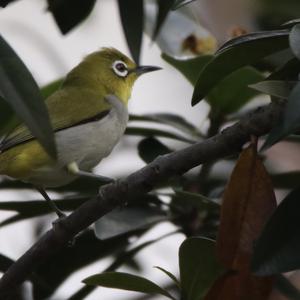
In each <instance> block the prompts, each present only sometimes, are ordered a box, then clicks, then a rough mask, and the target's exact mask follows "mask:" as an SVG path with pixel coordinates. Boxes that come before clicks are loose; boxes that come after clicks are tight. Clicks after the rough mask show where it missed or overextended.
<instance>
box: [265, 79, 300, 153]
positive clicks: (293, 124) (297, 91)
mask: <svg viewBox="0 0 300 300" xmlns="http://www.w3.org/2000/svg"><path fill="white" fill-rule="evenodd" d="M299 99H300V83H297V84H296V86H295V87H294V88H293V90H292V92H291V93H290V95H289V98H288V103H287V105H286V108H285V111H284V113H283V118H282V120H280V122H278V124H277V126H275V127H274V128H273V129H272V130H271V132H270V134H269V135H268V137H267V139H266V141H265V143H264V145H263V146H262V148H261V150H266V149H268V148H269V147H271V146H273V145H274V144H275V143H277V142H278V141H280V140H281V139H283V138H285V137H286V136H288V135H289V134H290V133H292V132H294V131H295V130H297V129H299V127H300V114H299V112H300V101H299Z"/></svg>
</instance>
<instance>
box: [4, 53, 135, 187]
mask: <svg viewBox="0 0 300 300" xmlns="http://www.w3.org/2000/svg"><path fill="white" fill-rule="evenodd" d="M114 61H122V62H124V63H125V64H126V65H127V66H128V70H135V68H136V67H137V66H136V65H135V63H134V62H133V61H131V60H130V59H129V58H128V57H126V56H125V55H123V54H122V53H121V52H119V51H117V50H115V49H110V48H109V49H108V48H104V49H103V50H101V51H98V52H95V53H92V54H90V55H89V56H87V57H86V58H85V59H84V60H83V62H82V63H80V64H79V65H78V66H77V67H75V68H74V69H73V70H71V71H70V73H69V74H68V75H67V76H66V79H65V80H64V83H63V84H62V87H61V88H60V89H59V90H58V91H56V92H55V93H54V94H53V95H51V96H50V97H49V98H47V99H46V105H47V107H48V111H49V115H50V119H51V123H52V126H53V129H54V131H55V132H56V134H55V135H56V140H57V143H59V144H58V149H59V150H60V151H61V152H63V151H64V149H65V148H66V149H68V151H69V152H70V153H69V154H70V157H72V151H73V150H74V151H75V152H76V151H77V152H78V151H79V150H78V148H80V147H82V148H83V149H82V150H81V149H80V151H81V152H80V153H82V156H83V158H82V159H81V158H79V163H80V161H81V160H82V162H84V163H83V166H86V168H87V169H88V168H91V167H90V165H91V164H92V161H93V159H94V161H95V162H96V161H97V159H95V158H94V156H95V155H96V154H95V153H92V154H93V155H94V156H91V155H90V156H89V153H87V154H86V155H85V153H84V151H85V149H84V147H85V144H84V143H87V141H86V139H85V140H83V144H82V145H81V144H80V140H79V139H78V140H77V139H76V138H77V137H76V136H75V138H74V131H72V130H71V129H69V128H71V127H72V126H74V125H76V124H78V123H80V122H82V121H84V120H88V119H90V118H92V117H94V116H95V115H98V114H99V113H101V112H104V111H107V110H110V114H109V115H108V117H106V119H107V120H108V121H109V122H111V123H109V126H108V125H107V124H106V123H103V124H104V125H105V126H106V127H107V131H108V133H107V135H106V134H105V131H104V132H102V131H99V134H101V135H102V136H99V139H100V141H101V140H102V142H103V143H104V144H105V143H106V141H108V143H111V144H112V143H114V144H115V143H116V142H117V140H118V139H119V138H120V134H121V131H122V133H123V132H124V130H125V127H124V126H126V122H127V119H126V118H127V115H126V114H127V110H126V106H127V103H128V100H129V98H130V95H131V90H132V86H133V84H134V82H135V80H136V79H137V78H138V74H137V73H136V72H128V75H127V76H126V77H119V76H116V74H115V73H114V71H113V70H112V63H113V62H114ZM109 95H113V96H115V97H116V98H117V99H118V100H119V101H117V102H120V103H115V102H116V101H115V100H114V99H112V100H110V101H108V100H107V96H109ZM123 110H124V111H123ZM112 112H113V113H112ZM122 114H123V115H124V116H122ZM103 122H104V121H103ZM105 122H106V121H105ZM118 122H121V123H122V124H121V123H120V124H119V123H118ZM123 123H124V124H123ZM93 124H94V125H93V127H91V128H89V127H83V126H81V127H80V126H77V127H76V128H78V130H79V131H78V134H79V133H81V132H82V134H87V133H91V138H92V139H97V135H95V130H98V129H99V128H98V127H99V126H100V125H101V124H102V123H101V122H100V121H99V122H98V123H97V124H100V125H97V126H98V127H95V126H96V125H95V124H96V123H95V122H94V123H93ZM103 124H102V125H101V126H103ZM105 126H104V127H105ZM114 126H115V127H114ZM111 127H113V128H112V129H111V131H110V128H111ZM123 127H124V128H123ZM114 130H115V131H114ZM116 131H117V133H116V134H115V132H116ZM70 132H71V133H72V134H73V136H72V138H70ZM64 133H66V134H67V133H68V135H66V142H65V141H64ZM75 133H76V132H75ZM114 134H115V136H114ZM111 136H113V138H114V140H111V139H112V137H111ZM107 139H108V140H107ZM73 140H74V143H77V144H75V145H71V146H72V147H73V148H72V147H71V146H70V145H68V144H67V143H72V142H73ZM64 143H65V144H64ZM94 144H95V150H93V146H94ZM94 144H90V143H89V145H87V146H86V147H87V151H90V152H91V151H97V149H98V148H99V147H100V146H101V145H99V141H95V143H94ZM97 147H98V148H97ZM101 147H102V148H103V147H104V146H101ZM101 147H100V148H99V149H100V150H101V149H102V148H101ZM112 147H113V145H109V147H108V149H104V150H103V151H104V152H103V154H102V155H105V156H106V155H107V153H106V152H110V151H111V148H112ZM99 149H98V150H99ZM0 151H1V144H0ZM100 152H101V151H100ZM76 155H77V154H76ZM78 155H79V154H78ZM78 155H77V156H78ZM99 155H100V156H99V161H100V160H101V159H102V158H103V157H101V154H99ZM67 156H68V153H67V154H64V155H62V153H61V157H64V158H63V159H61V160H60V153H59V158H58V161H53V160H52V159H51V158H50V157H49V156H48V155H47V153H46V152H45V151H44V149H43V148H42V147H41V146H40V144H39V143H38V142H37V141H36V140H35V139H34V138H33V137H32V135H31V133H30V132H29V130H28V129H27V128H26V127H25V126H24V125H20V126H18V127H17V128H15V129H14V130H13V131H12V132H11V133H10V134H9V135H8V136H7V137H6V139H5V140H4V141H3V142H2V153H1V152H0V174H5V175H8V176H11V177H14V178H18V179H21V180H24V181H29V182H31V181H33V182H35V180H36V179H35V178H39V176H40V177H41V179H38V184H43V178H42V176H44V174H46V175H45V176H46V177H47V176H48V175H49V174H50V173H51V172H52V169H53V170H54V169H55V172H59V176H61V178H63V177H64V176H65V175H66V174H65V173H66V171H65V170H64V166H65V163H67V162H66V157H67ZM77 156H75V157H77ZM84 160H86V161H84ZM89 160H90V161H89ZM92 167H93V166H92ZM47 172H48V173H49V174H48V173H47ZM55 172H53V176H56V175H57V174H58V173H57V174H56V173H55ZM41 174H42V175H41ZM59 176H58V177H59ZM66 176H67V175H66ZM73 177H74V176H73ZM73 177H72V176H69V178H68V180H66V181H65V182H64V181H63V180H61V184H65V183H67V182H69V181H70V180H72V179H75V177H74V178H73ZM61 178H58V179H61ZM39 181H40V182H39ZM45 185H46V186H47V185H48V184H47V180H45ZM49 185H51V184H49ZM53 185H57V184H53Z"/></svg>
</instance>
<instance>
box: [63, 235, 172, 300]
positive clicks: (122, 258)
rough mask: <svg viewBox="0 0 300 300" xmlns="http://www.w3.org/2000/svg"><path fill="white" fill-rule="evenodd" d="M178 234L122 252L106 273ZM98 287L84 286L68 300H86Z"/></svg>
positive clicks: (163, 236) (164, 236)
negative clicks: (157, 243) (142, 251)
mask: <svg viewBox="0 0 300 300" xmlns="http://www.w3.org/2000/svg"><path fill="white" fill-rule="evenodd" d="M175 233H177V231H175V232H170V233H167V234H164V235H162V236H161V237H159V238H157V239H153V240H150V241H147V242H144V243H142V244H140V245H138V246H136V247H133V248H131V249H130V250H124V251H123V252H121V253H120V254H119V255H118V256H117V257H116V259H115V260H114V261H113V262H112V263H111V264H110V265H109V266H108V267H107V268H106V269H105V271H104V272H111V271H115V270H116V269H118V268H119V267H121V266H122V265H123V264H124V263H128V262H130V261H131V260H132V258H133V257H134V256H135V255H136V254H137V253H139V252H140V251H141V250H143V249H145V248H146V247H148V246H151V245H152V244H154V243H156V242H159V241H160V240H162V239H164V238H166V237H169V236H171V235H173V234H175ZM95 288H96V287H94V286H87V285H86V286H84V287H83V288H81V289H80V290H78V291H77V292H76V293H74V294H73V295H72V296H71V297H70V298H68V300H81V299H85V297H86V296H87V295H89V294H90V293H91V292H92V291H93V290H94V289H95Z"/></svg>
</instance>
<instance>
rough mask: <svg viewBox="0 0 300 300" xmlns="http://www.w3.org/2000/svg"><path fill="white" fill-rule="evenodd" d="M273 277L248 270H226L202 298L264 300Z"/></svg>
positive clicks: (269, 290) (270, 287)
mask: <svg viewBox="0 0 300 300" xmlns="http://www.w3.org/2000/svg"><path fill="white" fill-rule="evenodd" d="M272 286H273V278H271V277H265V278H260V277H256V276H254V275H252V274H250V273H249V272H248V271H244V272H242V271H238V273H237V272H234V271H231V272H227V273H226V274H224V275H223V276H221V277H220V278H218V279H217V280H216V281H215V283H214V284H213V286H212V287H211V289H210V291H209V292H208V294H207V295H206V297H205V298H204V300H236V299H239V300H266V299H268V296H269V295H270V293H271V290H272Z"/></svg>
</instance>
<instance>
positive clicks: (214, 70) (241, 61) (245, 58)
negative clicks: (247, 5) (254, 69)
mask: <svg viewBox="0 0 300 300" xmlns="http://www.w3.org/2000/svg"><path fill="white" fill-rule="evenodd" d="M288 34H289V31H288V30H277V31H267V32H257V33H250V34H247V35H243V36H240V37H237V38H234V39H232V40H230V41H229V42H227V43H225V44H224V45H223V46H222V47H221V48H220V49H219V51H218V52H217V53H216V55H215V56H214V57H213V59H212V60H211V61H210V62H209V63H208V64H207V65H206V66H205V68H204V69H203V70H202V71H201V73H200V75H199V78H198V81H197V83H196V86H195V90H194V93H193V97H192V105H195V104H197V103H198V102H199V101H200V100H201V99H203V98H204V97H206V95H207V94H208V93H209V92H210V91H211V89H212V88H213V87H215V86H216V84H217V83H219V82H220V81H221V80H222V79H224V78H225V77H226V76H228V75H229V74H231V73H232V72H233V71H236V70H238V69H240V68H242V67H244V66H246V65H251V64H253V63H256V62H258V61H259V60H261V59H262V58H264V57H266V56H268V55H270V54H272V53H275V52H279V51H280V50H283V49H285V48H288ZM245 53H247V55H245Z"/></svg>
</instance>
